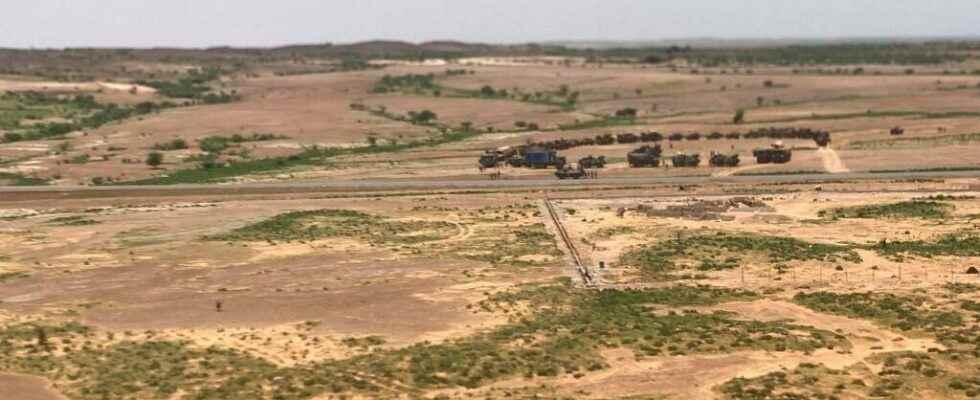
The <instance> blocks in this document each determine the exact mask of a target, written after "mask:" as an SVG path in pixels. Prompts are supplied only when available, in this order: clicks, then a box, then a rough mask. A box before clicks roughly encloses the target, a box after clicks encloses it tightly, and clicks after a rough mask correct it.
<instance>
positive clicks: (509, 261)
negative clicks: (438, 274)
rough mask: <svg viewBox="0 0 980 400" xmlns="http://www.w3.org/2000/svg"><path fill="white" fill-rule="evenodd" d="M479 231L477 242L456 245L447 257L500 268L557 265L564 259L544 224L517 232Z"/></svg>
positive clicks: (512, 229)
mask: <svg viewBox="0 0 980 400" xmlns="http://www.w3.org/2000/svg"><path fill="white" fill-rule="evenodd" d="M477 229H478V231H477V234H476V235H475V236H476V238H471V239H470V240H467V241H466V242H463V243H458V244H456V245H455V246H453V247H452V248H450V249H449V251H448V252H447V254H448V255H450V256H461V257H463V258H466V259H469V260H474V261H481V262H486V263H489V264H492V265H497V266H499V265H508V266H516V267H532V266H540V265H542V264H547V263H553V262H554V261H555V260H556V259H557V258H558V257H561V255H562V253H561V251H560V250H558V245H557V243H556V242H555V238H554V236H552V234H551V233H550V232H548V229H547V227H545V225H544V224H542V223H534V224H525V225H521V226H518V227H514V228H511V227H490V228H480V227H478V228H477Z"/></svg>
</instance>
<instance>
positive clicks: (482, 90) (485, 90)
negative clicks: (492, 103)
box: [480, 85, 497, 97]
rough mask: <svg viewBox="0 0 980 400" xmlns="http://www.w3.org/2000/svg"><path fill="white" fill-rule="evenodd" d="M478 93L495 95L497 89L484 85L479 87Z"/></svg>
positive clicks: (484, 95)
mask: <svg viewBox="0 0 980 400" xmlns="http://www.w3.org/2000/svg"><path fill="white" fill-rule="evenodd" d="M480 95H481V96H483V97H493V96H496V95H497V91H496V90H494V89H493V86H490V85H486V86H484V87H482V88H480Z"/></svg>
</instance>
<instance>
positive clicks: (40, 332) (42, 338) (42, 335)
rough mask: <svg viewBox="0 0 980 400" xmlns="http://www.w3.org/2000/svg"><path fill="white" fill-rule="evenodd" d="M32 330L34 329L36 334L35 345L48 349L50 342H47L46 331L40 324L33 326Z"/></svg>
mask: <svg viewBox="0 0 980 400" xmlns="http://www.w3.org/2000/svg"><path fill="white" fill-rule="evenodd" d="M34 330H35V334H37V347H40V348H42V349H44V350H50V349H51V343H50V342H48V333H47V332H46V331H45V330H44V328H43V327H41V326H35V327H34Z"/></svg>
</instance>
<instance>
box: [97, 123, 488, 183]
mask: <svg viewBox="0 0 980 400" xmlns="http://www.w3.org/2000/svg"><path fill="white" fill-rule="evenodd" d="M477 135H478V133H477V132H475V131H463V132H449V133H445V134H441V135H439V136H435V137H430V138H427V139H423V140H417V141H413V142H407V143H386V144H377V145H375V146H362V147H327V148H323V147H318V146H313V147H309V148H306V149H305V150H303V152H301V153H299V154H294V155H291V156H287V157H273V158H262V159H255V160H246V161H237V162H229V163H227V164H222V165H218V164H213V163H206V162H202V164H201V168H197V169H185V170H180V171H175V172H168V173H167V175H165V176H158V177H154V178H148V179H141V180H135V181H126V182H116V183H117V184H126V185H175V184H182V183H216V182H223V181H226V180H228V179H231V178H236V177H241V176H246V175H252V174H260V173H269V172H274V171H281V170H284V169H289V168H295V167H302V166H312V165H325V164H326V163H328V162H329V160H330V159H332V158H335V157H339V156H349V155H363V154H381V153H391V152H399V151H405V150H410V149H415V148H420V147H432V146H439V145H442V144H446V143H452V142H458V141H462V140H466V139H469V138H472V137H475V136H477Z"/></svg>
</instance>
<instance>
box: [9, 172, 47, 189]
mask: <svg viewBox="0 0 980 400" xmlns="http://www.w3.org/2000/svg"><path fill="white" fill-rule="evenodd" d="M0 183H2V184H3V185H9V186H44V185H47V184H49V182H48V180H47V179H41V178H34V177H29V176H24V175H21V174H15V173H11V172H0Z"/></svg>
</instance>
